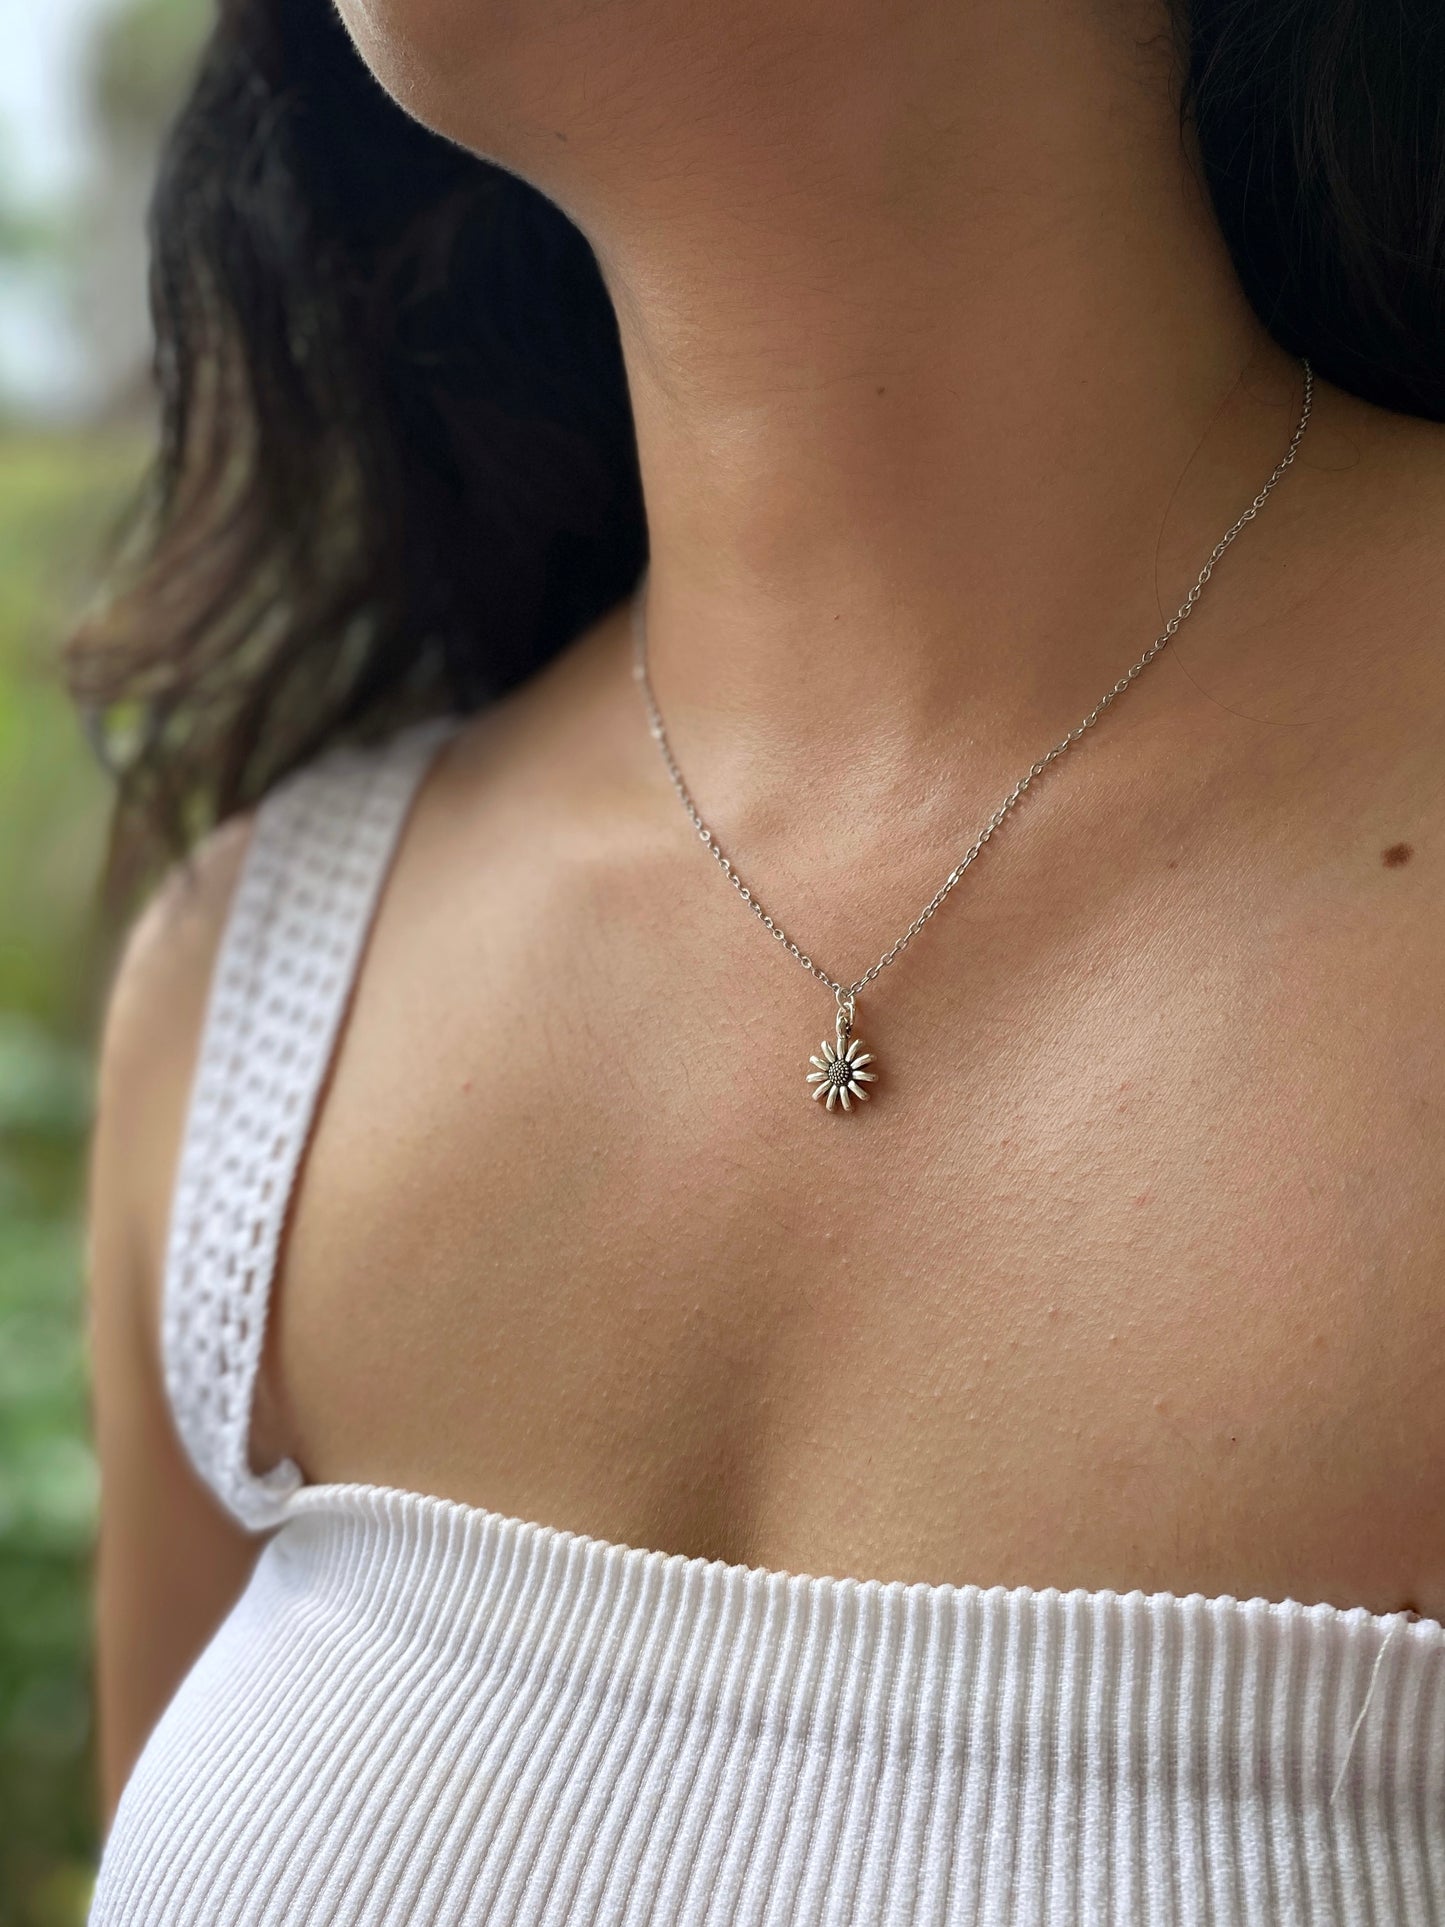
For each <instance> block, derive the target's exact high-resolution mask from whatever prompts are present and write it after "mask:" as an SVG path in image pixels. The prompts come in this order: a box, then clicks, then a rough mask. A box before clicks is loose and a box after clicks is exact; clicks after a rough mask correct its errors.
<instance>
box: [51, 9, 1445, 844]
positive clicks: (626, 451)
mask: <svg viewBox="0 0 1445 1927" xmlns="http://www.w3.org/2000/svg"><path fill="white" fill-rule="evenodd" d="M1171 18H1172V25H1173V31H1174V36H1175V43H1176V46H1177V48H1178V53H1179V71H1180V79H1181V85H1180V90H1179V92H1180V114H1181V120H1182V121H1187V120H1189V119H1192V121H1193V123H1194V128H1195V131H1196V134H1197V143H1198V149H1199V153H1200V156H1201V160H1202V165H1203V167H1204V171H1205V175H1206V178H1207V184H1208V187H1209V190H1210V192H1211V194H1212V197H1213V201H1214V205H1215V208H1216V210H1217V212H1218V216H1219V220H1220V223H1221V227H1222V229H1223V232H1224V235H1225V238H1226V240H1227V243H1228V245H1229V248H1230V250H1231V253H1232V255H1233V258H1234V262H1235V265H1236V268H1237V270H1238V272H1239V275H1240V278H1241V281H1242V283H1243V286H1244V288H1245V290H1246V292H1247V294H1248V296H1249V298H1250V300H1251V301H1252V303H1253V304H1254V307H1255V308H1256V310H1257V312H1258V313H1259V315H1260V317H1261V319H1262V320H1263V321H1264V323H1265V325H1266V326H1267V327H1268V328H1269V329H1270V330H1271V332H1272V333H1273V334H1274V336H1275V337H1276V339H1277V340H1278V341H1279V342H1280V343H1281V345H1282V346H1284V347H1286V348H1288V349H1289V350H1291V351H1292V352H1294V353H1296V354H1308V355H1309V356H1310V357H1311V358H1312V360H1313V361H1314V364H1315V367H1316V369H1317V370H1318V372H1319V373H1320V374H1321V375H1324V376H1326V377H1328V378H1330V379H1331V380H1333V381H1335V382H1337V383H1338V384H1339V385H1340V386H1342V387H1344V388H1347V389H1349V390H1352V391H1353V392H1354V393H1356V394H1358V395H1361V396H1364V397H1366V398H1367V399H1369V400H1372V401H1376V402H1379V403H1381V404H1383V405H1385V406H1388V407H1391V408H1396V409H1400V410H1403V411H1405V412H1408V413H1413V414H1418V415H1424V416H1429V417H1432V418H1435V419H1440V418H1442V417H1445V110H1442V105H1441V103H1442V100H1445V7H1442V6H1441V4H1440V0H1193V3H1192V4H1188V0H1174V6H1173V9H1172V14H1171ZM151 244H152V297H153V309H154V319H155V334H156V361H155V366H156V376H157V383H158V388H159V394H160V401H161V414H162V433H161V443H160V449H159V453H158V456H157V459H156V462H155V465H154V470H153V473H152V475H151V477H150V481H149V484H148V487H147V489H146V492H145V499H144V502H143V504H142V508H141V512H140V515H139V517H138V520H137V523H136V526H135V528H134V530H133V532H132V535H131V538H130V541H129V543H128V545H127V551H126V553H125V554H124V555H123V556H122V558H121V561H120V563H119V564H118V567H117V572H116V583H115V588H114V591H113V593H112V595H111V596H110V598H109V600H108V602H107V604H106V605H105V606H104V608H103V609H102V610H101V612H100V613H99V614H98V615H97V616H95V617H94V618H93V619H92V620H91V621H90V622H88V623H87V625H86V627H85V628H84V629H83V630H82V632H81V633H80V635H79V636H77V637H76V638H75V640H74V642H73V643H72V645H71V650H70V666H71V672H72V681H73V686H74V689H75V692H76V695H77V697H78V699H79V700H80V702H81V704H82V705H83V707H84V709H85V710H86V712H87V713H88V714H89V715H90V716H91V717H92V718H93V719H94V720H95V722H96V724H97V730H98V734H99V736H100V739H101V741H102V742H103V744H104V745H105V746H106V751H107V754H108V755H109V757H110V759H111V760H112V762H113V763H114V765H115V766H116V768H117V772H118V775H119V777H120V785H121V787H120V808H119V812H118V822H119V823H120V825H121V826H122V830H123V831H125V832H127V833H129V832H130V831H134V830H135V829H136V827H137V826H139V825H142V824H143V825H145V826H147V828H148V831H149V832H155V831H159V832H160V834H161V837H162V839H164V840H169V841H170V842H171V843H172V844H184V843H185V842H186V841H188V840H189V839H190V838H192V837H193V836H194V835H195V834H196V833H197V832H198V831H200V830H202V829H204V828H205V827H207V826H208V825H209V824H210V823H212V822H214V821H216V820H218V819H220V818H223V817H225V816H227V815H229V814H230V813H231V812H232V811H234V810H236V809H238V808H241V807H244V806H245V805H247V804H249V803H250V802H252V801H254V800H255V799H256V798H257V797H259V796H260V795H261V794H263V793H264V792H265V790H266V789H267V788H268V787H269V786H270V785H271V784H273V783H274V782H275V781H277V780H278V778H279V777H280V776H282V775H283V774H285V773H286V772H287V771H288V770H289V769H291V768H293V767H294V766H295V765H297V764H298V763H300V762H302V761H304V760H305V759H306V758H308V757H309V756H311V755H312V754H314V753H315V752H316V751H317V750H318V749H320V748H321V747H322V746H323V745H324V744H326V743H327V742H328V741H329V740H331V739H332V738H334V737H336V736H338V735H339V734H342V733H345V732H364V731H365V730H366V729H367V728H368V727H374V726H379V725H384V724H386V723H387V722H388V721H389V719H392V718H394V717H396V716H398V715H400V714H401V713H403V712H404V711H405V710H407V709H409V708H417V709H422V708H428V707H429V708H442V707H448V708H453V709H460V710H466V709H470V708H474V707H476V706H477V705H479V704H483V703H485V702H487V701H488V700H490V699H491V698H493V697H495V696H497V695H498V694H501V693H503V692H504V691H505V690H506V689H507V688H509V687H510V686H512V685H514V684H516V683H517V682H519V681H521V680H522V679H524V678H525V677H526V676H527V675H529V674H530V673H531V672H532V671H533V670H535V669H536V668H537V667H539V666H540V665H541V664H542V663H543V662H544V661H545V660H546V659H547V658H548V657H550V656H551V655H553V654H554V653H556V651H558V650H559V649H560V648H561V647H562V646H563V645H564V644H565V643H566V642H568V641H569V640H570V639H571V638H573V637H574V636H575V635H577V634H578V633H580V631H581V630H582V629H583V628H585V627H586V626H587V625H588V624H589V623H591V622H592V621H594V620H595V619H596V618H597V617H598V616H600V615H601V614H603V613H604V612H605V611H606V610H607V609H608V608H609V607H611V606H612V605H613V604H614V603H615V602H616V601H617V600H618V599H619V598H620V597H621V596H622V595H624V594H625V593H626V592H627V591H628V590H629V589H630V588H631V587H632V585H633V584H634V583H635V581H636V579H637V576H638V573H639V571H640V569H641V568H642V566H643V564H644V562H645V560H646V539H647V537H646V524H645V519H644V513H643V503H642V494H641V487H640V482H639V477H638V470H637V457H636V446H635V439H634V433H633V423H632V414H631V406H630V402H629V398H628V393H627V384H626V378H625V373H624V368H623V362H622V356H621V352H620V347H619V342H618V335H617V329H616V323H615V317H614V314H613V310H612V307H611V303H610V301H609V298H608V296H607V292H606V289H605V287H604V285H603V282H602V279H601V276H600V274H599V271H598V268H597V264H596V261H595V259H594V257H593V255H592V252H591V250H590V248H589V247H588V245H587V243H586V241H585V240H584V239H583V238H582V236H581V235H580V234H579V233H578V231H577V230H576V228H575V227H573V226H572V224H571V223H570V222H569V221H568V220H567V219H566V217H565V216H564V215H563V214H562V213H561V211H560V210H559V209H558V208H557V207H556V206H555V205H554V204H553V203H552V202H551V201H549V200H547V199H546V197H545V196H543V195H542V194H540V193H539V192H537V191H536V190H534V189H532V188H530V187H529V186H527V185H526V184H525V183H524V182H522V181H521V180H519V179H518V178H517V177H516V176H514V175H512V174H509V173H508V172H506V170H505V169H503V168H501V167H498V166H495V165H493V164H491V163H488V162H485V161H481V160H477V159H475V158H473V157H471V156H469V155H467V154H466V153H464V152H463V151H461V150H460V149H458V148H457V147H455V146H453V145H452V144H450V143H449V142H446V141H444V140H442V139H440V138H438V137H436V136H434V135H431V134H429V133H427V132H426V131H424V130H423V129H422V128H421V127H419V126H417V125H416V124H415V123H414V122H412V121H411V120H409V119H408V118H407V116H406V115H405V114H404V113H403V112H402V111H401V110H400V109H399V108H398V107H396V106H395V105H394V104H393V103H392V102H391V101H390V100H389V99H388V98H387V97H386V96H385V95H384V94H383V93H382V91H381V89H380V88H379V87H378V86H377V85H376V83H375V82H374V81H373V79H372V78H371V76H370V75H369V74H368V73H367V72H366V70H365V68H364V67H363V66H362V64H361V61H360V59H359V57H358V56H357V54H356V53H355V51H354V49H353V48H352V46H351V44H350V41H349V39H348V38H347V36H346V33H345V31H344V29H343V28H342V26H341V24H340V23H339V21H338V19H337V17H336V14H335V11H334V9H333V8H332V6H331V5H330V4H329V0H220V4H219V17H218V19H217V22H216V25H215V27H214V30H213V32H212V34H211V38H210V41H209V44H208V45H207V47H206V49H205V52H204V55H203V57H202V59H201V63H200V67H199V70H198V73H197V75H196V79H195V83H194V86H193V88H192V91H191V94H190V97H189V99H188V100H187V101H186V103H185V105H184V106H183V108H182V110H181V112H180V115H179V117H178V119H177V120H176V122H175V125H174V128H173V130H172V132H171V135H170V138H169V142H168V144H167V147H166V151H165V155H164V158H163V163H162V166H161V170H160V176H159V181H158V185H157V188H156V191H155V196H154V201H153V206H152V213H151Z"/></svg>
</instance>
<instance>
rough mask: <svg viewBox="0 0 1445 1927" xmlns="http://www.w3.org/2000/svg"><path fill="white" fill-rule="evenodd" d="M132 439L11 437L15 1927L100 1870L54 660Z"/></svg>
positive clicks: (83, 961)
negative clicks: (95, 1869)
mask: <svg viewBox="0 0 1445 1927" xmlns="http://www.w3.org/2000/svg"><path fill="white" fill-rule="evenodd" d="M143 453H144V451H143V444H142V438H141V437H140V435H139V434H138V433H137V432H134V431H131V432H110V433H105V434H101V433H92V434H85V435H77V434H68V435H64V436H61V435H52V436H42V435H37V434H34V433H28V434H24V435H19V434H15V433H11V434H8V435H7V434H4V433H3V432H0V1923H4V1927H73V1924H74V1923H78V1922H79V1921H81V1920H83V1918H84V1910H85V1905H86V1902H87V1898H88V1894H89V1889H90V1884H91V1877H92V1870H93V1865H94V1857H95V1850H96V1819H95V1799H94V1768H93V1739H92V1704H91V1674H90V1627H91V1606H90V1571H91V1548H92V1544H93V1531H94V1520H95V1506H96V1495H97V1494H96V1475H95V1467H94V1463H93V1456H92V1452H91V1444H90V1427H89V1404H88V1375H87V1356H86V1329H85V1318H84V1283H83V1278H84V1272H83V1251H82V1244H83V1234H82V1230H81V1212H82V1203H83V1191H84V1175H83V1174H84V1162H85V1155H84V1154H85V1144H86V1139H87V1135H88V1129H89V1119H90V1104H91V1084H92V1058H93V1046H94V1038H95V1033H96V1028H97V1023H98V1013H99V1007H100V1004H101V1000H102V993H103V984H104V972H105V962H104V959H105V953H106V949H107V946H106V944H105V942H104V941H103V934H102V931H101V928H100V923H99V914H98V908H97V891H96V881H97V873H98V867H99V861H100V854H101V847H102V840H103V824H104V812H105V805H106V786H105V783H104V781H103V779H102V777H101V774H100V772H99V770H98V769H97V768H96V766H95V764H94V762H93V760H92V758H91V756H90V754H89V751H88V749H87V746H86V744H85V741H84V737H83V734H82V731H81V729H80V726H79V724H78V722H77V720H76V718H75V715H74V713H73V711H72V710H71V708H70V705H69V703H68V702H67V700H66V697H65V695H64V692H63V689H62V687H61V683H60V672H59V644H60V639H61V638H62V636H63V635H64V632H65V629H66V627H67V625H68V623H69V621H70V620H71V619H72V618H73V616H74V615H75V613H76V611H77V609H78V607H79V606H80V605H81V604H82V602H83V601H84V600H85V598H86V594H87V591H88V589H89V587H90V586H91V582H92V576H93V571H94V568H95V564H96V559H97V557H98V555H99V554H100V553H101V551H102V549H103V547H104V541H105V537H106V534H107V531H108V528H109V526H110V525H111V524H112V522H113V520H114V518H115V516H116V515H117V513H118V511H119V509H120V507H121V505H122V503H123V502H124V501H125V500H126V499H127V497H128V496H129V494H130V491H131V489H132V487H133V486H134V483H135V480H136V477H137V475H138V473H139V469H140V466H141V463H142V460H143Z"/></svg>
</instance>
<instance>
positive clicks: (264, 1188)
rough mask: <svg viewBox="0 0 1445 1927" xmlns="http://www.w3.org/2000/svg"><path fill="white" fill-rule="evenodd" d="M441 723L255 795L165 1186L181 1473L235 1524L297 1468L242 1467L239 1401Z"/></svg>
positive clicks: (280, 1506) (272, 1502) (166, 1355)
mask: <svg viewBox="0 0 1445 1927" xmlns="http://www.w3.org/2000/svg"><path fill="white" fill-rule="evenodd" d="M454 726H455V725H454V724H453V723H452V722H451V721H450V720H447V721H439V722H433V723H426V724H422V725H419V726H415V727H413V728H411V729H408V730H403V731H402V732H400V733H399V734H397V735H396V736H394V737H392V738H391V739H390V740H389V741H388V742H386V743H385V744H383V745H381V746H380V747H379V748H361V749H358V748H353V747H346V748H340V749H334V750H331V751H329V752H328V753H327V754H325V755H324V756H323V757H321V758H320V759H318V760H317V761H316V762H314V763H312V764H309V765H308V766H306V767H305V768H303V769H301V770H299V771H297V772H296V773H295V774H294V775H292V776H290V777H289V778H287V779H286V780H285V781H284V782H283V783H282V784H280V785H279V786H278V787H277V788H276V789H275V790H273V791H272V792H271V793H270V794H269V795H268V796H267V797H266V798H265V799H264V800H263V801H262V802H261V804H260V805H259V806H258V808H257V811H256V814H255V817H254V820H253V823H252V827H251V834H250V840H249V842H248V844H247V848H246V851H245V854H244V857H243V859H242V864H241V873H240V876H239V877H238V879H237V883H236V887H235V891H234V894H233V896H232V900H231V905H230V909H229V913H228V916H227V921H226V927H225V930H224V933H223V935H222V939H221V945H220V950H219V953H218V955H217V959H216V965H215V970H214V974H213V976H212V980H211V986H210V993H209V1001H208V1005H207V1011H206V1019H205V1025H204V1029H203V1032H202V1037H201V1045H200V1054H199V1058H198V1062H197V1066H196V1072H195V1078H194V1082H193V1086H192V1090H191V1099H190V1107H189V1111H188V1115H187V1121H186V1127H185V1135H184V1138H183V1140H182V1146H181V1155H180V1161H179V1167H178V1171H177V1178H176V1189H175V1195H174V1199H173V1202H172V1209H171V1220H170V1236H169V1241H168V1249H167V1256H166V1275H165V1280H164V1286H163V1294H162V1299H163V1307H164V1309H163V1317H162V1333H161V1350H162V1359H163V1363H164V1370H165V1385H166V1393H167V1397H168V1399H169V1402H170V1407H171V1411H172V1414H173V1416H174V1419H175V1423H176V1427H177V1430H178V1432H179V1434H180V1437H181V1441H182V1443H183V1444H184V1446H185V1449H186V1452H187V1454H188V1456H189V1458H190V1460H191V1462H192V1464H193V1465H194V1466H195V1468H196V1470H197V1472H198V1473H199V1474H200V1476H201V1477H202V1478H203V1479H204V1480H205V1482H206V1484H207V1485H209V1486H210V1488H211V1490H212V1491H213V1492H214V1493H215V1494H216V1496H217V1497H218V1498H219V1499H220V1500H221V1502H222V1504H223V1505H225V1506H226V1507H227V1508H228V1510H229V1511H231V1512H232V1513H233V1514H234V1515H235V1516H236V1518H238V1519H239V1520H240V1521H241V1522H242V1523H243V1524H244V1525H246V1526H247V1527H250V1528H252V1529H256V1530H260V1529H263V1528H265V1527H268V1526H270V1525H273V1524H275V1523H276V1522H277V1521H278V1520H279V1518H280V1517H281V1515H282V1512H283V1510H284V1507H285V1501H286V1499H287V1498H288V1497H289V1495H290V1494H291V1493H292V1492H294V1491H295V1490H296V1488H297V1487H298V1486H299V1485H300V1484H301V1483H302V1482H303V1481H302V1474H301V1471H300V1468H299V1467H298V1466H297V1465H296V1464H295V1463H294V1462H293V1461H292V1460H290V1459H283V1460H282V1461H281V1462H280V1463H279V1464H277V1465H275V1466H273V1467H271V1468H269V1469H267V1470H265V1471H263V1472H253V1471H252V1469H251V1467H250V1463H249V1453H248V1440H249V1430H250V1417H251V1403H252V1396H253V1392H254V1387H255V1382H256V1372H257V1367H258V1365H259V1363H260V1359H261V1350H262V1340H263V1337H264V1334H265V1322H266V1303H267V1297H268V1294H269V1290H270V1285H271V1279H272V1275H273V1272H274V1269H275V1265H276V1258H277V1252H278V1248H279V1245H280V1240H281V1232H282V1226H283V1223H284V1220H285V1215H286V1208H287V1203H288V1201H289V1198H290V1195H291V1190H292V1186H293V1183H294V1181H295V1177H296V1173H297V1169H298V1167H299V1165H300V1162H301V1157H302V1154H303V1151H304V1148H305V1144H306V1138H307V1134H308V1131H309V1128H310V1124H311V1120H312V1117H313V1114H314V1111H315V1108H316V1103H317V1098H318V1094H319V1092H320V1089H321V1086H322V1084H323V1082H324V1080H325V1077H326V1073H327V1067H328V1064H329V1062H330V1058H331V1054H332V1050H333V1048H334V1046H335V1042H336V1038H337V1034H338V1031H339V1029H340V1025H341V1020H342V1016H343V1013H344V1011H345V1009H346V1006H347V1003H348V1001H349V998H350V993H351V988H352V983H353V980H354V978H355V975H356V971H357V966H358V963H359V961H360V957H361V953H362V950H363V947H364V945H365V942H366V936H367V932H368V930H369V928H370V924H371V919H372V914H373V912H374V910H375V907H376V904H377V901H378V898H379V897H380V894H381V887H382V883H383V881H384V879H385V877H386V874H387V871H388V868H389V866H390V858H391V856H392V853H393V851H394V849H395V847H396V844H397V841H398V839H399V836H400V832H401V828H402V825H403V823H404V822H405V820H406V815H407V810H408V806H409V805H410V803H411V800H412V798H413V796H414V794H415V792H416V789H417V787H418V785H419V783H420V781H421V779H422V777H423V775H424V774H425V772H426V770H427V768H428V767H429V765H430V762H431V758H432V755H433V753H434V751H435V750H436V749H437V748H439V747H440V744H441V743H442V742H443V741H444V740H445V738H446V737H447V736H448V735H449V734H450V733H451V731H452V729H453V728H454Z"/></svg>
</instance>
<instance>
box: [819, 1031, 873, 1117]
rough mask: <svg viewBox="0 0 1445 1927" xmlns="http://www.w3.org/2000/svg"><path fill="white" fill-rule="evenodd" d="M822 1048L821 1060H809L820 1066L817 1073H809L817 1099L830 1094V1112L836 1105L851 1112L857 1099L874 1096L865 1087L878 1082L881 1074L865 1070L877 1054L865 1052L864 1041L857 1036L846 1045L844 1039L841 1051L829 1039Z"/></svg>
mask: <svg viewBox="0 0 1445 1927" xmlns="http://www.w3.org/2000/svg"><path fill="white" fill-rule="evenodd" d="M820 1048H821V1050H822V1052H823V1055H822V1056H821V1057H810V1058H809V1059H808V1062H809V1063H810V1064H816V1065H817V1069H816V1070H811V1071H809V1072H808V1082H809V1083H810V1084H811V1085H812V1086H813V1095H814V1097H823V1096H824V1095H826V1097H827V1100H828V1109H829V1110H830V1111H831V1110H832V1108H833V1106H834V1105H835V1104H841V1105H842V1106H843V1109H844V1110H845V1111H847V1110H851V1109H852V1100H853V1099H854V1098H855V1097H856V1098H857V1099H858V1100H859V1102H860V1103H861V1102H863V1101H864V1100H865V1099H867V1098H868V1097H870V1096H871V1095H872V1093H871V1091H867V1090H865V1089H864V1088H863V1087H864V1085H865V1084H872V1083H874V1082H876V1080H877V1072H876V1071H865V1070H864V1068H863V1066H864V1065H865V1064H871V1063H872V1062H873V1055H872V1052H871V1051H866V1050H864V1048H863V1040H862V1039H861V1038H859V1037H855V1038H853V1040H852V1041H851V1043H849V1044H847V1045H846V1046H845V1045H844V1044H843V1040H842V1038H841V1037H840V1038H839V1040H838V1048H837V1049H834V1047H833V1045H832V1044H830V1043H829V1042H828V1040H827V1038H826V1037H825V1038H824V1039H823V1042H822V1045H821V1046H820Z"/></svg>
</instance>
